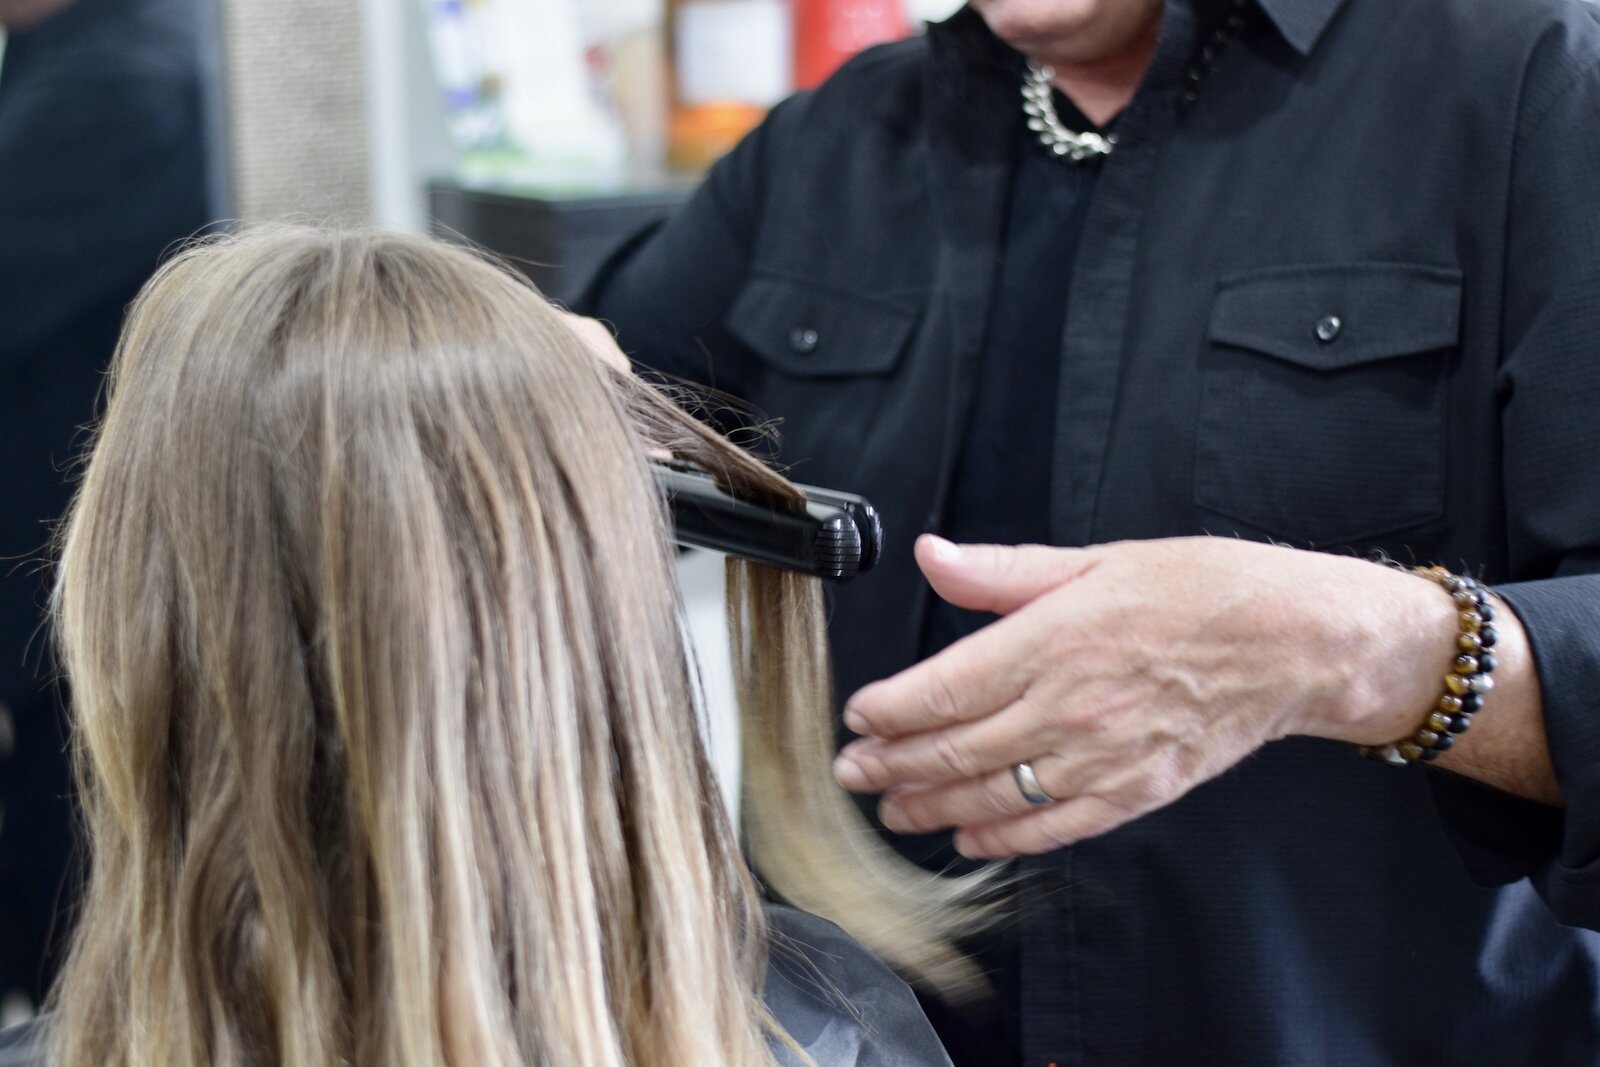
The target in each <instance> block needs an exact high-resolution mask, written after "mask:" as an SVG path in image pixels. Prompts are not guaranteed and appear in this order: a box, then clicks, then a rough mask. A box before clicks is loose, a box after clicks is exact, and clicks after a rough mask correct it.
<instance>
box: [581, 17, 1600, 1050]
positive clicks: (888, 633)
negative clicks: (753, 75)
mask: <svg viewBox="0 0 1600 1067" xmlns="http://www.w3.org/2000/svg"><path fill="white" fill-rule="evenodd" d="M1218 6H1220V5H1212V4H1209V3H1190V2H1185V0H1169V2H1168V3H1167V5H1166V9H1165V21H1164V24H1163V30H1162V37H1161V41H1160V44H1159V46H1158V52H1157V55H1156V57H1155V60H1154V64H1153V66H1152V68H1151V70H1150V72H1149V74H1148V76H1147V77H1146V79H1145V82H1144V84H1143V85H1142V87H1141V88H1140V91H1139V93H1138V95H1137V97H1136V98H1135V99H1134V101H1133V103H1132V104H1131V105H1130V107H1129V108H1128V109H1127V110H1126V111H1125V112H1124V113H1123V114H1122V115H1121V117H1120V118H1119V120H1118V131H1117V132H1118V136H1119V144H1118V147H1117V149H1116V151H1115V152H1113V154H1112V155H1111V157H1110V158H1109V159H1108V160H1106V162H1105V163H1104V164H1103V165H1102V170H1101V173H1100V177H1099V181H1098V184H1097V186H1096V189H1095V191H1094V193H1093V204H1092V206H1091V207H1090V209H1089V214H1088V217H1087V219H1086V221H1085V224H1084V227H1083V230H1082V233H1081V235H1080V237H1079V244H1078V254H1077V257H1076V261H1075V263H1074V264H1073V266H1072V269H1071V271H1070V273H1063V272H1059V271H1042V272H1040V273H1039V275H1038V277H1037V280H1036V284H1038V285H1040V286H1055V287H1069V286H1070V289H1071V299H1070V302H1069V313H1068V316H1067V320H1066V323H1065V326H1064V329H1063V331H1062V332H1061V335H1060V338H1059V344H1058V345H1054V346H1051V347H1050V348H1048V349H1046V350H1044V351H1040V352H1037V353H1036V354H1035V358H1039V359H1051V360H1055V361H1057V363H1058V370H1059V378H1058V382H1057V385H1056V393H1055V396H1054V398H1053V403H1052V405H1051V406H1050V408H1049V412H1050V414H1051V421H1050V423H1049V424H1048V425H1046V426H1044V427H1042V428H1041V431H1040V433H1039V435H1038V447H1039V449H1040V450H1042V451H1044V452H1046V453H1048V461H1049V464H1050V479H1049V483H1048V484H1049V499H1048V501H1047V502H1046V503H1045V507H1046V511H1047V514H1046V516H1045V520H1046V523H1047V529H1048V531H1049V539H1050V540H1051V541H1052V542H1054V543H1056V544H1061V545H1085V544H1094V543H1104V542H1109V541H1115V540H1120V539H1129V538H1156V537H1168V536H1178V535H1192V534H1201V533H1211V534H1217V535H1238V536H1242V537H1247V538H1253V539H1258V540H1266V539H1275V540H1278V541H1282V542H1285V543H1289V544H1294V545H1299V546H1303V547H1314V548H1321V549H1326V550H1329V551H1336V552H1350V553H1356V554H1362V555H1365V554H1367V553H1370V552H1373V551H1375V550H1382V551H1385V552H1387V553H1388V554H1389V555H1390V556H1392V557H1393V558H1395V559H1398V560H1401V561H1412V560H1416V561H1428V562H1435V561H1436V562H1441V563H1444V564H1447V565H1449V566H1451V567H1453V568H1456V569H1461V570H1466V571H1470V572H1472V573H1474V574H1476V575H1478V576H1480V577H1482V578H1484V579H1486V580H1487V581H1489V582H1490V583H1493V584H1495V585H1496V586H1498V587H1500V589H1501V591H1502V592H1503V593H1504V595H1505V596H1506V598H1507V599H1508V600H1509V601H1510V603H1512V604H1513V605H1514V606H1515V608H1516V610H1517V612H1518V614H1519V616H1521V618H1522V619H1523V621H1524V622H1525V624H1526V626H1527V629H1528V632H1529V635H1530V638H1531V640H1532V644H1533V651H1534V655H1535V658H1536V661H1537V665H1538V669H1539V673H1540V682H1541V686H1542V689H1543V697H1544V705H1545V713H1546V719H1547V725H1548V727H1549V733H1550V738H1551V746H1552V750H1553V753H1554V758H1555V762H1556V767H1557V772H1558V775H1559V777H1560V780H1561V786H1562V788H1563V790H1564V792H1565V795H1566V797H1567V800H1568V803H1569V808H1568V810H1567V811H1566V812H1565V813H1558V812H1550V811H1546V810H1542V809H1537V808H1533V807H1525V806H1522V805H1518V804H1516V803H1514V802H1511V801H1509V800H1507V799H1506V798H1504V797H1501V796H1499V795H1498V794H1489V793H1485V792H1484V791H1481V790H1477V789H1475V788H1474V787H1470V786H1465V785H1463V784H1462V783H1460V782H1458V781H1455V780H1452V779H1449V778H1448V777H1447V776H1445V775H1442V774H1438V773H1434V772H1426V771H1423V770H1420V769H1418V770H1411V771H1393V770H1390V769H1388V768H1385V767H1380V766H1377V765H1372V764H1369V763H1367V762H1365V761H1362V760H1360V759H1358V758H1356V757H1355V755H1354V754H1353V753H1352V752H1351V751H1350V750H1349V749H1348V747H1345V746H1341V745H1337V744H1333V743H1330V742H1322V741H1316V740H1310V739H1302V738H1297V739H1290V740H1286V741H1283V742H1279V743H1276V744H1273V745H1269V746H1267V747H1266V748H1265V749H1263V750H1262V751H1260V752H1259V753H1257V754H1256V755H1254V756H1252V757H1251V758H1249V759H1247V760H1246V761H1244V762H1243V763H1242V764H1241V765H1240V766H1238V767H1236V768H1235V769H1233V770H1232V771H1230V772H1228V773H1227V774H1224V775H1222V776H1221V777H1219V778H1218V779H1216V780H1214V781H1212V782H1208V783H1206V784H1205V785H1203V786H1201V787H1200V788H1198V789H1196V790H1194V791H1193V792H1192V793H1191V794H1189V795H1188V796H1186V797H1184V798H1183V799H1182V800H1181V801H1179V802H1178V803H1176V804H1173V805H1171V806H1170V807H1168V808H1166V809H1164V810H1162V811H1160V812H1156V813H1154V814H1152V815H1149V816H1147V817H1145V818H1143V819H1140V820H1138V821H1137V822H1135V823H1133V824H1131V825H1128V826H1125V827H1123V828H1121V829H1118V830H1116V831H1114V832H1112V833H1111V834H1108V835H1106V836H1104V837H1101V838H1098V839H1095V840H1092V841H1087V842H1083V843H1081V844H1079V845H1077V846H1075V847H1073V848H1071V849H1068V850H1065V851H1061V852H1058V853H1055V854H1053V855H1049V856H1045V857H1040V858H1038V859H1033V860H1029V861H1026V862H1025V863H1024V864H1023V865H1022V866H1023V870H1024V872H1025V873H1026V874H1027V875H1028V877H1027V878H1026V879H1025V880H1024V884H1023V890H1022V892H1023V894H1024V905H1023V907H1022V910H1021V915H1020V928H1019V932H1020V937H1019V943H1020V946H1021V948H1020V959H1019V961H1018V964H1017V966H1018V968H1019V984H1020V989H1021V992H1020V1004H1019V1007H1020V1013H1021V1030H1022V1032H1021V1034H1020V1038H1021V1049H1022V1051H1021V1061H1022V1062H1023V1063H1026V1064H1028V1065H1030V1067H1043V1065H1045V1064H1048V1063H1057V1064H1060V1065H1061V1067H1067V1065H1073V1067H1078V1065H1083V1064H1088V1065H1091V1067H1143V1065H1147V1064H1165V1063H1182V1064H1197V1063H1198V1064H1208V1063H1218V1064H1280V1063H1282V1064H1288V1063H1293V1064H1338V1065H1340V1067H1363V1065H1373V1067H1377V1065H1408V1064H1423V1063H1426V1064H1471V1065H1484V1064H1487V1065H1499V1064H1506V1065H1522V1064H1533V1063H1538V1064H1567V1063H1592V1062H1595V1061H1596V1060H1597V1059H1600V943H1597V938H1596V936H1595V935H1594V934H1591V933H1590V932H1588V931H1587V930H1580V929H1574V928H1571V927H1569V926H1567V925H1563V924H1572V926H1582V927H1590V928H1595V927H1600V447H1597V445H1596V442H1597V440H1600V192H1597V191H1600V9H1597V8H1596V7H1594V6H1592V5H1587V4H1583V3H1577V2H1572V0H1518V2H1517V3H1505V2H1503V0H1261V3H1260V7H1261V11H1260V12H1258V13H1257V14H1256V16H1255V17H1254V19H1253V20H1252V22H1251V23H1250V25H1249V26H1248V27H1247V28H1246V30H1245V31H1244V33H1243V35H1242V36H1241V37H1240V39H1238V40H1236V41H1234V42H1233V43H1232V44H1230V45H1228V46H1227V47H1226V49H1224V50H1223V51H1222V52H1221V53H1220V54H1219V55H1218V56H1217V57H1216V62H1215V64H1214V66H1213V69H1212V72H1211V73H1210V75H1209V76H1207V77H1206V78H1205V80H1204V81H1203V83H1202V85H1201V86H1200V88H1199V91H1198V94H1197V96H1196V99H1195V100H1194V102H1193V103H1192V105H1189V106H1183V105H1181V104H1180V100H1181V97H1182V94H1183V91H1184V88H1185V86H1186V85H1187V80H1186V78H1185V71H1186V69H1187V68H1188V66H1189V63H1190V60H1191V58H1192V57H1193V55H1194V53H1195V51H1196V49H1197V47H1198V44H1199V41H1200V40H1201V39H1202V37H1203V31H1202V24H1203V23H1205V22H1207V21H1208V20H1210V19H1212V18H1214V17H1216V15H1215V13H1214V11H1215V8H1216V7H1218ZM1020 77H1021V60H1020V57H1018V56H1017V55H1016V54H1015V53H1013V52H1011V51H1010V50H1008V49H1006V48H1005V47H1004V46H1003V45H1001V44H1000V43H999V42H998V41H996V40H995V39H994V38H993V37H992V35H990V34H988V32H987V29H986V28H985V27H984V26H983V25H982V22H981V20H980V19H978V18H977V17H976V16H975V15H974V14H973V13H972V12H970V11H967V12H963V13H961V14H958V15H957V16H955V17H954V18H953V19H951V20H950V21H949V22H947V23H944V24H942V25H940V26H936V27H933V28H932V29H931V30H930V32H929V33H928V34H927V35H926V36H925V37H921V38H918V39H916V40H912V41H908V42H904V43H900V44H895V45H890V46H886V47H883V48H880V49H876V50H873V51H871V52H869V53H867V54H865V55H864V56H862V57H860V58H859V59H857V60H856V61H854V62H853V63H851V64H849V65H847V66H846V67H845V68H844V69H843V70H842V71H841V72H840V73H839V74H837V75H836V76H835V77H834V78H833V79H832V80H831V81H830V82H828V83H827V84H825V85H824V86H823V87H822V88H820V89H818V90H817V91H815V92H813V93H809V94H804V95H801V96H798V97H796V98H794V99H792V100H791V101H789V102H787V103H785V104H782V105H780V106H779V107H778V108H777V109H776V110H775V111H774V112H773V113H772V115H771V116H770V117H769V118H768V120H767V121H766V123H765V124H764V125H763V126H762V127H761V128H760V129H759V130H758V131H757V132H755V133H754V134H753V135H752V136H751V137H750V138H748V139H747V140H746V141H745V142H744V143H743V144H742V145H741V146H740V147H739V148H738V149H737V150H735V151H734V153H733V154H731V155H730V156H729V157H728V158H727V159H725V160H724V161H723V162H722V163H721V164H720V165H719V166H717V167H716V168H715V169H714V170H713V172H712V173H711V175H710V177H709V179H708V180H707V182H706V183H705V185H704V186H703V188H702V189H701V190H700V191H699V193H698V194H697V195H696V196H695V198H694V199H693V200H692V201H691V202H690V204H689V205H688V206H687V207H686V209H685V210H684V211H683V212H682V213H681V214H680V215H679V216H678V217H676V218H675V219H673V220H672V221H670V222H668V223H667V224H666V225H665V226H664V227H662V228H660V229H659V230H658V231H656V232H654V233H652V234H649V235H645V236H643V237H642V238H641V239H639V240H638V241H636V242H634V243H633V244H631V245H630V246H629V247H628V248H626V249H624V250H623V251H622V252H621V253H620V254H619V256H618V257H617V258H615V259H614V260H613V261H612V263H611V264H610V266H609V267H608V268H607V269H606V270H605V271H604V272H603V273H602V274H601V276H600V277H599V278H598V279H597V280H596V281H595V283H594V284H593V286H592V287H591V289H590V291H589V296H588V298H587V299H586V301H584V307H585V308H586V310H589V311H591V312H593V313H598V314H599V315H601V316H603V317H605V318H607V319H609V320H611V321H612V322H613V323H615V324H616V326H617V327H618V329H619V331H620V338H621V341H622V344H623V347H624V348H625V349H627V350H629V351H630V352H631V353H633V354H634V355H635V357H636V358H637V359H638V360H639V361H640V362H641V363H644V364H646V365H649V366H654V367H658V368H661V369H663V370H665V371H667V372H670V373H672V374H676V375H679V376H682V377H685V378H688V379H690V380H693V381H697V382H703V383H708V384H711V385H713V386H716V387H718V388H720V389H723V390H725V391H727V392H729V393H731V394H733V395H735V396H740V397H744V398H747V399H748V400H750V401H752V402H754V403H755V404H757V405H758V406H759V408H760V409H761V410H763V411H764V412H766V413H768V414H770V415H772V416H775V417H779V418H781V419H782V423H781V425H780V427H779V429H780V432H781V434H782V445H781V448H780V450H779V452H778V456H779V459H780V460H781V461H782V462H784V463H786V464H788V467H789V473H790V474H791V475H792V476H793V477H794V478H796V479H797V480H800V481H803V482H808V483H811V484H817V485H826V486H833V487H838V488H840V489H847V490H850V491H853V492H858V493H861V494H863V495H865V496H866V497H867V498H868V499H870V500H872V501H873V502H874V503H875V504H877V505H878V507H879V509H880V511H881V512H882V515H883V519H884V529H885V533H886V537H887V540H886V543H885V549H884V553H883V562H882V563H881V564H880V565H879V567H878V569H877V570H876V571H874V572H872V573H871V574H869V575H867V576H865V577H863V578H861V579H859V580H858V581H856V582H854V583H852V584H851V585H849V586H845V587H842V588H840V589H838V590H836V591H834V593H833V595H832V611H831V634H832V638H833V645H834V650H835V657H836V670H837V674H838V682H839V689H840V692H841V694H848V693H849V692H851V691H852V690H853V689H855V688H856V687H858V686H860V685H863V684H865V683H867V682H869V681H872V680H874V679H877V678H881V677H884V676H886V675H888V674H891V673H893V672H894V671H897V670H900V669H902V668H904V667H906V666H908V665H909V664H910V663H912V662H913V661H914V660H915V658H916V654H917V650H918V646H919V642H920V640H921V639H922V636H923V633H924V620H925V617H926V611H925V608H926V604H927V600H928V597H929V595H930V594H929V592H928V590H927V586H926V583H924V582H923V581H922V579H921V576H920V575H919V573H918V572H917V570H916V567H915V564H914V561H913V558H912V553H911V545H912V541H913V540H914V538H915V537H916V535H917V534H919V533H921V532H922V531H924V530H935V531H937V530H943V529H946V528H948V527H949V525H950V522H951V517H950V516H949V515H948V514H947V512H948V508H947V502H948V500H949V493H950V491H951V484H952V474H953V471H954V470H955V467H956V462H955V460H956V457H957V456H958V455H959V454H960V453H961V451H962V448H963V442H962V435H963V433H965V432H967V429H968V425H969V420H968V414H969V412H970V410H971V404H972V398H973V395H974V393H975V388H974V383H975V382H976V381H977V380H978V379H979V378H980V377H981V376H982V375H984V374H985V373H986V372H987V370H988V368H987V367H986V366H985V365H984V364H983V363H982V362H981V360H982V356H983V353H984V351H985V347H986V338H987V336H988V335H989V327H990V315H991V312H992V309H993V308H994V307H995V306H996V304H997V298H996V294H995V292H994V286H995V278H996V268H997V265H998V264H999V263H1001V262H1002V260H1003V258H1004V252H1003V249H1002V247H1001V245H1002V240H1003V237H1002V233H1003V229H1004V225H1003V222H1004V219H1005V213H1006V203H1005V199H1006V195H1007V191H1008V190H1009V189H1010V188H1011V180H1010V179H1011V174H1012V170H1013V167H1014V163H1015V148H1016V145H1017V144H1018V142H1019V138H1018V136H1017V132H1016V131H1017V126H1018V125H1019V124H1020V123H1021V121H1022V116H1021V111H1020V95H1019V85H1020ZM1335 319H1336V320H1337V323H1336V324H1335V323H1334V322H1333V321H1332V320H1335ZM1319 327H1321V329H1319ZM1162 610H1173V611H1182V610H1185V605H1183V604H1182V603H1173V604H1168V605H1163V606H1162ZM1319 653H1320V654H1322V655H1328V656H1337V655H1339V650H1338V649H1337V648H1329V649H1323V650H1319ZM1493 708H1494V704H1493V700H1492V699H1491V700H1490V702H1489V705H1488V707H1487V709H1486V710H1485V712H1484V714H1485V715H1492V714H1493ZM1422 710H1423V709H1419V711H1418V714H1419V716H1420V714H1421V712H1422ZM1470 743H1471V738H1470V735H1469V736H1468V738H1467V739H1466V740H1465V741H1463V744H1470ZM1463 858H1465V859H1466V860H1467V862H1465V863H1464V862H1463ZM1530 875H1531V878H1529V877H1526V876H1530ZM956 1058H957V1060H958V1062H960V1057H956ZM971 1062H974V1063H982V1064H984V1067H988V1065H989V1064H990V1063H996V1062H1000V1061H999V1060H996V1059H995V1058H994V1057H992V1056H990V1057H987V1058H983V1059H979V1058H974V1059H973V1060H972V1061H971ZM1013 1062H1014V1061H1013Z"/></svg>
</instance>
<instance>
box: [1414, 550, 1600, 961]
mask: <svg viewBox="0 0 1600 1067" xmlns="http://www.w3.org/2000/svg"><path fill="white" fill-rule="evenodd" d="M1495 592H1496V593H1497V594H1499V595H1500V596H1501V597H1502V598H1504V600H1505V601H1506V603H1508V604H1509V605H1510V606H1511V608H1512V610H1513V611H1515V612H1516V613H1517V618H1518V619H1520V620H1521V622H1522V625H1523V628H1524V629H1525V630H1526V631H1527V634H1528V641H1529V643H1530V645H1531V646H1532V651H1533V660H1534V666H1535V669H1536V670H1537V671H1538V675H1539V686H1540V692H1541V697H1542V703H1543V707H1544V720H1545V732H1546V735H1547V736H1548V738H1549V747H1550V755H1551V761H1552V763H1553V764H1554V766H1555V772H1556V780H1557V782H1558V783H1559V784H1560V787H1561V793H1562V796H1563V797H1564V798H1565V799H1566V807H1565V809H1557V808H1550V807H1547V806H1545V805H1543V804H1537V803H1534V802H1532V801H1528V800H1523V799H1521V798H1519V797H1513V796H1511V795H1509V794H1506V793H1501V792H1499V791H1498V790H1494V789H1490V788H1488V787H1486V786H1483V785H1479V784H1478V783H1476V782H1473V781H1470V780H1468V779H1465V778H1460V777H1457V776H1455V775H1452V774H1448V773H1445V772H1435V773H1430V775H1429V778H1430V785H1431V788H1432V791H1433V798H1434V803H1435V806H1436V807H1437V809H1438V811H1439V815H1440V817H1441V818H1442V819H1443V820H1444V826H1445V830H1446V833H1447V834H1448V835H1449V837H1450V839H1451V841H1452V842H1453V843H1454V844H1455V846H1456V850H1457V851H1458V852H1459V853H1460V855H1461V858H1462V860H1463V861H1464V862H1465V864H1466V866H1467V869H1468V872H1469V873H1470V874H1471V875H1472V877H1473V878H1474V879H1475V880H1476V881H1478V882H1480V883H1482V884H1484V885H1491V886H1493V885H1504V884H1506V883H1508V882H1513V881H1516V880H1518V879H1520V878H1523V877H1528V878H1531V879H1532V881H1533V884H1534V886H1535V888H1537V889H1538V891H1539V893H1540V895H1541V896H1543V897H1544V899H1545V901H1546V903H1547V904H1549V906H1550V908H1551V910H1552V911H1553V912H1554V913H1555V915H1556V918H1557V919H1558V920H1560V921H1561V922H1563V923H1566V924H1567V925H1569V926H1583V927H1587V928H1589V929H1595V930H1600V576H1596V575H1583V576H1575V577H1570V578H1556V579H1550V580H1547V581H1538V582H1521V583H1517V584H1512V585H1505V586H1498V587H1496V589H1495ZM1483 714H1485V715H1493V714H1494V705H1493V703H1492V702H1491V703H1490V704H1489V705H1488V706H1487V707H1485V708H1484V711H1483Z"/></svg>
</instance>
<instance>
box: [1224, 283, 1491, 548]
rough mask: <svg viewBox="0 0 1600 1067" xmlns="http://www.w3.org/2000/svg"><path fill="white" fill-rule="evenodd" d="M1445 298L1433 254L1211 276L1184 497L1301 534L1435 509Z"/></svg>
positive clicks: (1451, 335)
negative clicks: (1188, 492)
mask: <svg viewBox="0 0 1600 1067" xmlns="http://www.w3.org/2000/svg"><path fill="white" fill-rule="evenodd" d="M1460 313H1461V274H1460V272H1459V271H1454V270H1449V269H1444V268H1438V267H1426V266H1417V265H1409V264H1392V263H1368V264H1350V265H1335V266H1310V267H1286V268H1275V269H1271V270H1265V271H1257V272H1252V273H1250V274H1246V275H1239V276H1236V277H1233V278H1230V279H1227V280H1225V281H1224V282H1223V283H1222V285H1221V287H1220V289H1219V290H1218V293H1217V298H1216V302H1215V304H1214V305H1213V307H1212V313H1211V321H1210V325H1209V328H1208V331H1207V337H1208V343H1207V345H1206V348H1205V351H1204V353H1203V355H1202V360H1203V366H1202V377H1201V381H1202V384H1201V396H1200V402H1199V406H1200V410H1199V419H1198V423H1197V430H1196V442H1195V485H1194V491H1195V502H1196V504H1198V505H1199V506H1200V507H1201V508H1203V509H1205V511H1208V512H1212V513H1215V514H1216V515H1220V516H1223V517H1224V518H1226V519H1230V520H1235V521H1237V522H1238V523H1242V524H1244V526H1245V527H1248V529H1241V532H1247V533H1252V532H1253V533H1258V534H1267V535H1273V536H1277V537H1282V538H1285V539H1288V540H1290V541H1294V542H1297V543H1302V544H1307V545H1325V546H1326V545H1345V544H1355V543H1359V542H1361V541H1363V540H1368V539H1371V538H1374V537H1377V536H1379V535H1383V534H1389V533H1394V532H1398V531H1402V530H1407V529H1410V528H1413V527H1417V526H1421V525H1424V524H1426V523H1428V522H1430V521H1433V520H1436V519H1437V518H1439V517H1440V516H1441V515H1442V514H1443V511H1444V475H1445V465H1444V446H1445V436H1444V435H1445V381H1446V374H1447V371H1448V368H1449V361H1450V359H1451V356H1452V354H1453V353H1454V351H1455V349H1456V347H1457V345H1458V343H1459V336H1460ZM1213 530H1214V531H1215V532H1219V533H1220V532H1223V531H1222V530H1221V529H1218V528H1217V527H1216V526H1213Z"/></svg>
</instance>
